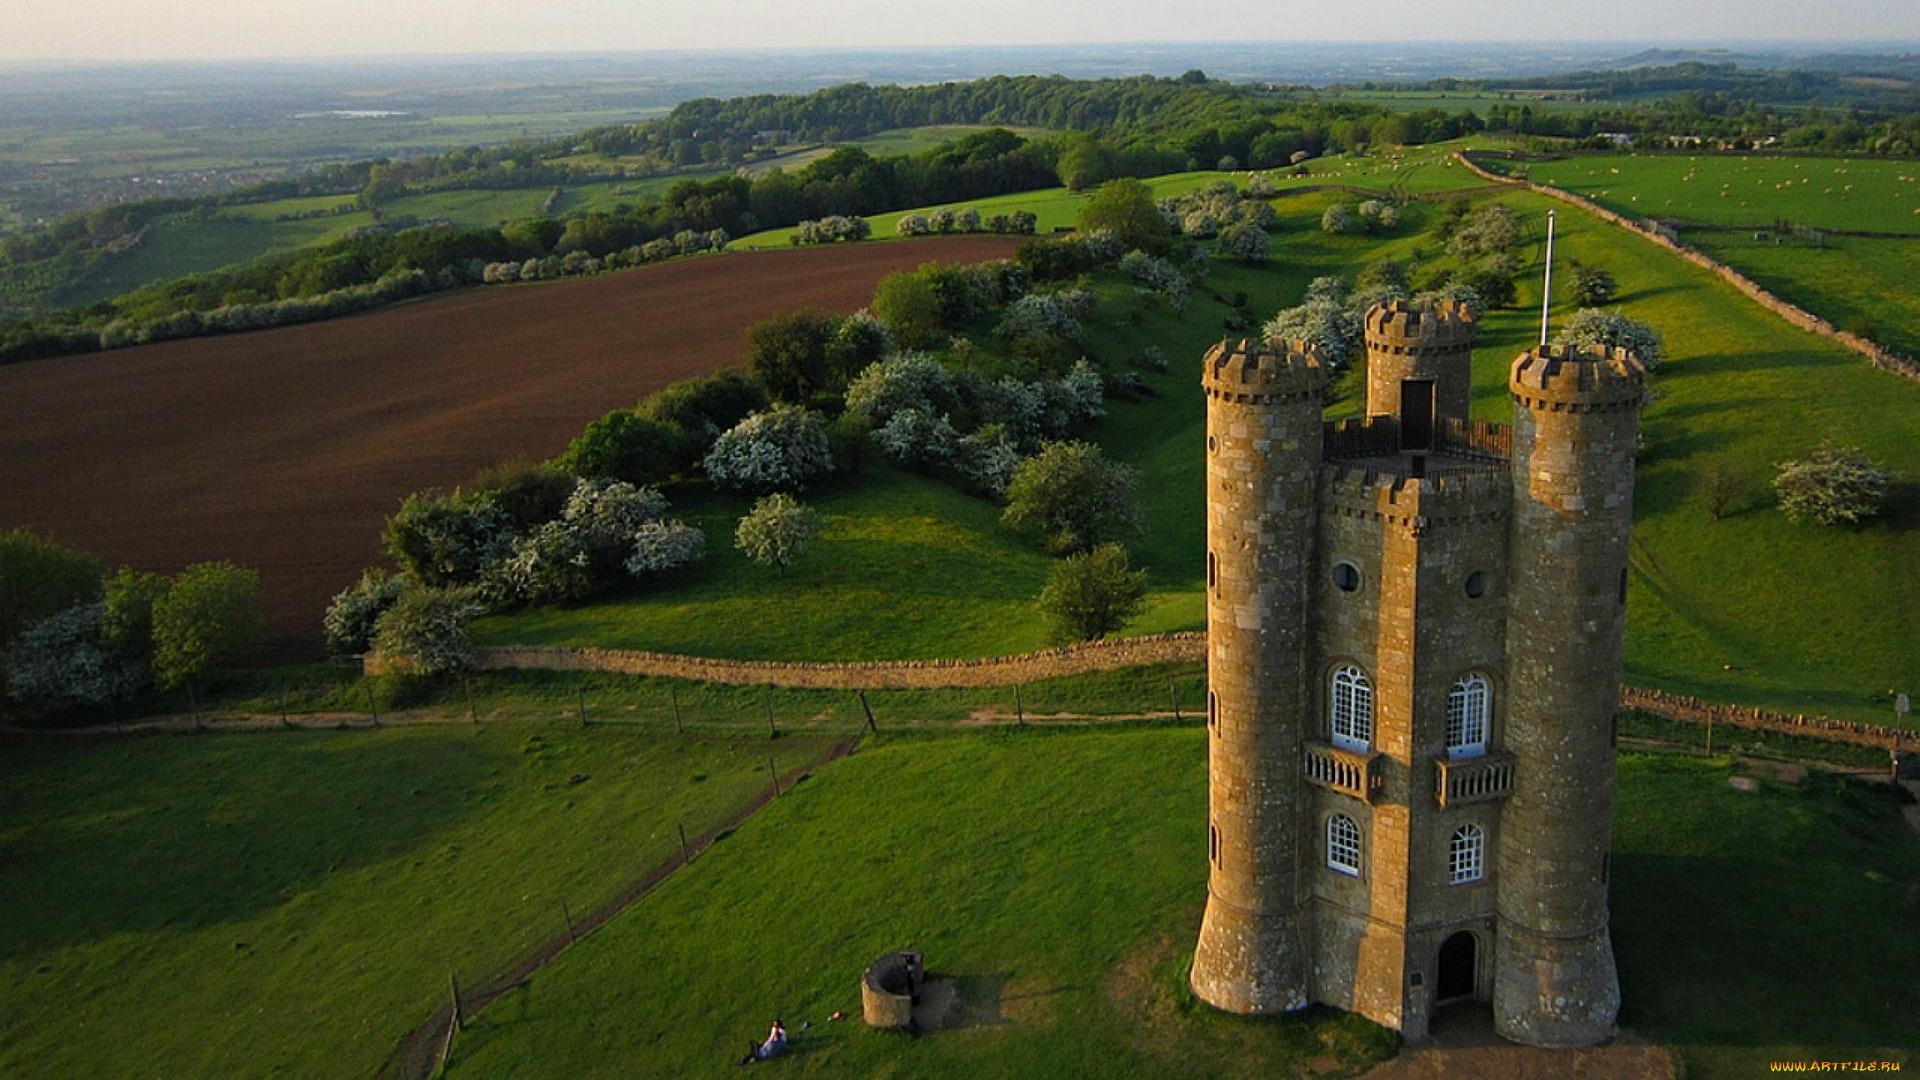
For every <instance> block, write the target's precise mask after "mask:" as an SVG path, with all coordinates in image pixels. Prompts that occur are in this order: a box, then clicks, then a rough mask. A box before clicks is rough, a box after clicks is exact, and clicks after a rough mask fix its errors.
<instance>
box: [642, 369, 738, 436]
mask: <svg viewBox="0 0 1920 1080" xmlns="http://www.w3.org/2000/svg"><path fill="white" fill-rule="evenodd" d="M768 403H769V399H768V397H767V388H766V387H764V386H762V385H760V383H758V382H756V381H755V380H753V379H750V378H748V377H747V376H745V375H741V374H738V373H736V372H731V371H729V372H724V373H722V374H719V375H709V376H707V377H705V378H700V379H682V380H680V381H679V382H675V383H668V384H667V385H666V386H664V387H661V388H660V389H659V390H656V391H654V392H653V393H652V394H650V395H648V397H647V399H646V400H645V401H642V402H641V403H640V408H639V410H638V412H639V414H640V415H641V416H642V417H644V418H646V419H648V420H657V421H659V422H660V423H663V424H669V425H671V426H673V427H677V428H679V429H680V430H681V432H683V433H684V434H685V435H686V436H687V437H688V438H689V439H690V440H692V442H693V445H694V446H695V447H697V453H698V454H704V453H706V451H707V448H708V447H709V446H712V445H713V440H714V439H715V438H716V437H718V436H719V434H720V433H721V432H723V431H725V430H727V429H728V428H730V427H732V426H733V425H735V424H737V423H739V422H740V421H742V420H745V419H746V418H747V416H748V415H749V414H751V413H754V412H758V411H759V410H761V409H764V408H766V407H767V405H768Z"/></svg>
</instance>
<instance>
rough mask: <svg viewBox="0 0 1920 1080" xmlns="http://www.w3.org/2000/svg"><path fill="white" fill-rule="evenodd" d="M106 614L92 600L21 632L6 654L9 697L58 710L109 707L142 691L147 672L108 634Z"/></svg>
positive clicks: (31, 704) (103, 608)
mask: <svg viewBox="0 0 1920 1080" xmlns="http://www.w3.org/2000/svg"><path fill="white" fill-rule="evenodd" d="M106 611H107V605H106V603H105V602H104V601H100V600H92V601H88V602H86V603H82V604H76V605H74V606H73V607H70V608H67V609H66V610H65V611H59V612H55V613H54V614H52V615H49V616H47V617H46V618H44V619H40V620H38V621H37V622H35V623H34V624H33V625H31V626H29V627H27V628H26V629H25V630H24V631H22V632H21V633H20V634H19V635H18V636H17V637H16V638H15V640H14V642H13V644H12V645H11V646H9V647H8V648H7V650H6V652H5V653H4V659H5V662H6V663H5V667H6V673H7V694H8V696H10V697H12V698H13V699H14V700H15V701H18V702H21V703H22V704H26V705H30V706H35V707H38V708H43V709H48V710H56V711H57V710H62V709H75V708H97V707H99V706H102V705H109V704H112V703H113V702H116V701H123V700H125V699H127V698H130V697H133V696H134V695H135V694H137V693H139V692H140V691H141V690H142V689H143V688H145V686H146V681H147V673H146V669H145V668H144V667H143V666H142V665H140V664H139V663H138V662H136V661H135V660H134V659H133V658H131V657H129V656H128V655H127V654H126V653H124V652H123V651H121V650H120V649H118V648H116V647H115V646H114V643H113V642H112V640H111V638H110V635H109V634H108V633H107V632H106V629H105V616H106Z"/></svg>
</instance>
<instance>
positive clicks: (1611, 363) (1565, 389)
mask: <svg viewBox="0 0 1920 1080" xmlns="http://www.w3.org/2000/svg"><path fill="white" fill-rule="evenodd" d="M1646 382H1647V369H1646V365H1644V364H1642V363H1641V362H1640V358H1639V357H1637V356H1635V355H1634V354H1633V353H1632V351H1630V350H1628V349H1622V348H1617V347H1611V346H1606V345H1586V346H1571V345H1549V346H1546V347H1544V348H1534V349H1528V350H1527V351H1526V352H1523V353H1521V354H1520V355H1519V356H1517V357H1515V358H1514V361H1513V368H1512V370H1511V372H1510V374H1509V376H1508V379H1507V384H1508V389H1509V390H1510V391H1511V393H1512V394H1513V400H1514V401H1515V402H1516V403H1518V404H1520V405H1522V406H1524V407H1526V408H1529V409H1540V410H1546V411H1551V412H1602V411H1614V410H1621V409H1633V408H1638V407H1639V405H1640V402H1641V400H1642V398H1643V397H1644V396H1645V394H1646Z"/></svg>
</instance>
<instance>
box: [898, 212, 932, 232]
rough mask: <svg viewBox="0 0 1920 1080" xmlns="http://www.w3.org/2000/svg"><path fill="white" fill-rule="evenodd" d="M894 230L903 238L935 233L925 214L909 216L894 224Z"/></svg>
mask: <svg viewBox="0 0 1920 1080" xmlns="http://www.w3.org/2000/svg"><path fill="white" fill-rule="evenodd" d="M893 230H894V231H895V232H897V233H899V234H900V235H901V236H925V235H927V234H928V233H930V232H932V231H933V226H932V224H931V223H929V222H928V221H927V217H926V215H925V214H907V215H904V216H903V217H901V219H900V220H899V221H896V222H894V225H893Z"/></svg>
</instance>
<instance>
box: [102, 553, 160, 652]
mask: <svg viewBox="0 0 1920 1080" xmlns="http://www.w3.org/2000/svg"><path fill="white" fill-rule="evenodd" d="M171 588H173V582H171V581H169V580H168V579H167V576H166V575H165V574H153V573H148V572H146V571H144V570H135V569H132V568H131V567H126V566H123V567H121V568H120V569H119V570H116V571H114V573H113V574H112V576H110V577H108V578H107V579H106V581H105V582H104V583H103V595H102V599H103V600H104V602H105V603H106V609H105V611H104V612H103V613H102V615H101V618H100V631H101V634H102V635H103V636H104V638H105V640H106V642H107V644H108V645H110V646H111V647H112V648H114V649H115V650H116V651H118V652H120V653H121V654H123V655H125V656H127V657H129V658H131V659H133V660H136V661H137V662H138V663H139V664H140V665H141V666H142V667H143V668H144V667H145V666H147V665H149V664H151V662H152V659H153V606H154V605H155V604H157V603H159V602H160V598H161V597H163V596H165V595H167V590H169V589H171Z"/></svg>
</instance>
